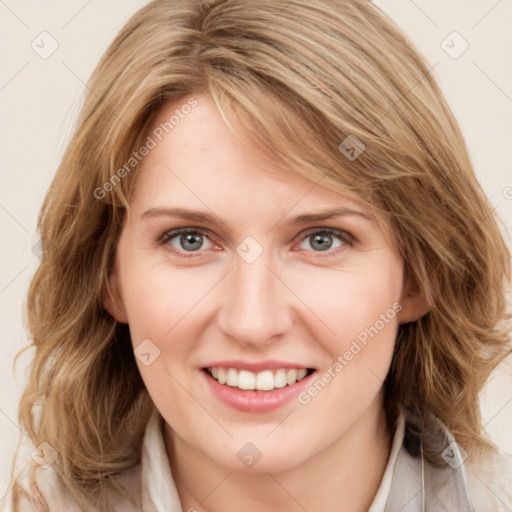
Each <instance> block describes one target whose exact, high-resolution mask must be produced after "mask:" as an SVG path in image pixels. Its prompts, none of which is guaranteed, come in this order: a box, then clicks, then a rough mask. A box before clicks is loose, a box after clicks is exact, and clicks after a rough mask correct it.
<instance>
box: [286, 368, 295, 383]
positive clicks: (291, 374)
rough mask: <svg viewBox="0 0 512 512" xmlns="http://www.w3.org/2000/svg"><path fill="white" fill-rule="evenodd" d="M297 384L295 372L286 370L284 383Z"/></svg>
mask: <svg viewBox="0 0 512 512" xmlns="http://www.w3.org/2000/svg"><path fill="white" fill-rule="evenodd" d="M294 382H297V370H288V372H287V373H286V383H287V384H288V385H290V384H293V383H294Z"/></svg>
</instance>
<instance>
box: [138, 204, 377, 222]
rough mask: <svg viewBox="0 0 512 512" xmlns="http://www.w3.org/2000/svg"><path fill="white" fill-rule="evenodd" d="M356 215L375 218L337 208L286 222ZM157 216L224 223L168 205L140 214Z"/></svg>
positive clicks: (313, 220)
mask: <svg viewBox="0 0 512 512" xmlns="http://www.w3.org/2000/svg"><path fill="white" fill-rule="evenodd" d="M350 215H355V216H359V217H362V218H364V219H366V220H368V221H372V220H373V218H372V217H371V216H370V215H368V214H366V213H364V212H362V211H360V210H354V209H351V208H336V209H333V210H324V211H322V212H319V213H305V214H302V215H298V216H296V217H293V218H292V219H290V220H288V221H286V222H285V224H290V225H297V224H305V223H308V222H318V221H322V220H327V219H332V218H335V217H344V216H350ZM155 217H178V218H181V219H185V220H189V221H193V222H201V223H204V224H211V225H212V226H218V225H219V224H224V222H222V221H221V220H220V219H219V218H218V217H216V216H215V215H212V214H210V213H208V212H204V211H199V210H190V209H188V208H168V207H154V208H150V209H149V210H146V211H145V212H144V213H142V214H141V215H140V218H141V219H147V218H155ZM224 225H225V224H224Z"/></svg>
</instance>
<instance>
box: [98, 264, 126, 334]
mask: <svg viewBox="0 0 512 512" xmlns="http://www.w3.org/2000/svg"><path fill="white" fill-rule="evenodd" d="M103 307H104V308H105V309H106V310H107V311H108V312H109V313H110V315H111V316H113V317H114V318H115V319H116V320H117V321H118V322H120V323H124V324H127V323H128V315H127V314H126V310H125V307H124V302H123V295H122V292H121V287H120V283H119V277H118V273H117V268H116V265H114V268H113V270H112V272H111V273H110V276H109V278H108V282H107V285H106V286H105V287H104V289H103Z"/></svg>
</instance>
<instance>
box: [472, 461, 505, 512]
mask: <svg viewBox="0 0 512 512" xmlns="http://www.w3.org/2000/svg"><path fill="white" fill-rule="evenodd" d="M465 468H466V477H467V480H468V487H469V490H470V494H471V499H472V501H473V507H474V509H475V512H491V511H492V512H502V511H503V512H505V511H506V512H509V511H510V510H512V455H511V454H508V453H505V452H502V451H497V452H494V453H492V454H490V455H488V456H487V457H485V458H482V459H480V460H478V461H477V462H474V463H470V464H466V466H465Z"/></svg>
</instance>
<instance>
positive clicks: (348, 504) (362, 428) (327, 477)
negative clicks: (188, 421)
mask: <svg viewBox="0 0 512 512" xmlns="http://www.w3.org/2000/svg"><path fill="white" fill-rule="evenodd" d="M165 438H166V449H167V455H168V457H169V461H170V466H171V471H172V474H173V478H174V480H175V484H176V487H177V490H178V493H179V496H180V500H181V504H182V507H183V510H184V511H189V510H190V511H192V512H193V511H197V512H221V511H225V510H244V511H246V512H270V511H275V510H297V511H301V510H322V511H324V512H334V511H336V512H340V511H342V512H361V511H366V510H368V508H369V507H370V505H371V503H372V501H373V498H374V496H375V494H376V492H377V489H378V487H379V485H380V481H381V479H382V475H383V473H384V470H385V468H386V464H387V461H388V458H389V452H390V448H391V433H390V432H389V431H388V429H387V425H386V417H385V413H384V410H383V408H382V403H381V400H380V398H379V400H378V401H376V402H375V406H372V407H370V408H369V410H367V411H366V413H365V415H364V416H363V417H361V418H360V419H359V420H358V422H357V423H356V424H355V425H354V426H353V427H352V428H351V429H350V430H349V431H348V432H346V433H345V434H344V435H343V436H342V437H341V438H340V439H338V440H337V441H336V442H335V443H334V444H333V445H331V446H330V447H329V448H327V449H326V450H324V451H322V452H320V453H317V454H315V455H314V456H313V457H311V458H309V459H307V460H304V461H303V462H302V463H301V464H300V465H298V466H295V467H293V468H291V469H289V470H287V471H283V472H279V473H273V474H271V473H268V472H265V471H260V472H254V471H251V472H238V471H233V470H230V469H229V468H224V467H222V466H220V465H218V464H216V463H215V462H214V461H212V460H211V459H209V458H208V457H206V456H205V455H204V454H203V453H202V452H199V451H198V450H196V449H195V448H194V447H192V446H190V445H189V444H188V443H187V442H186V441H184V440H183V439H182V438H180V437H179V436H178V435H177V434H176V433H175V432H173V431H172V430H171V429H170V428H169V426H168V425H167V424H166V435H165ZM297 449H298V450H300V447H298V448H297Z"/></svg>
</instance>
